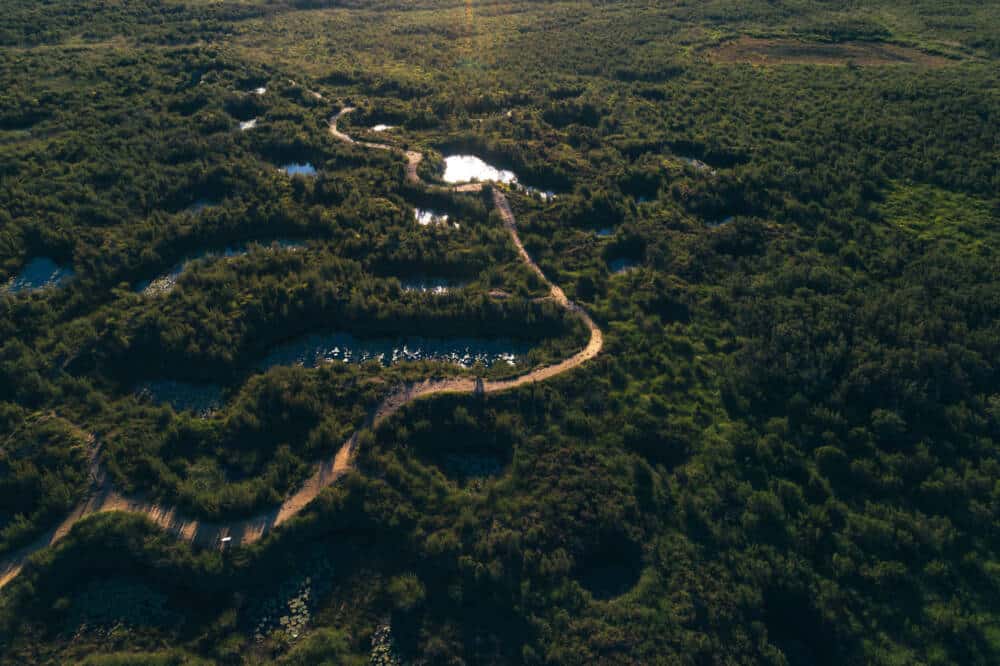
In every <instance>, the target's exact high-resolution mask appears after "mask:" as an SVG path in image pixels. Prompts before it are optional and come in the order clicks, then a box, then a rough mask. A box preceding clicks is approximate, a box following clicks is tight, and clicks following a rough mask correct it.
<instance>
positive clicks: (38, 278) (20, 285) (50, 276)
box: [0, 257, 74, 294]
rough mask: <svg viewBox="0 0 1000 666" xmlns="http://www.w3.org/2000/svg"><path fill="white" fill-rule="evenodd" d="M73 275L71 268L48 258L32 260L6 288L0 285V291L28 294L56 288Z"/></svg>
mask: <svg viewBox="0 0 1000 666" xmlns="http://www.w3.org/2000/svg"><path fill="white" fill-rule="evenodd" d="M73 275H74V273H73V269H72V268H65V267H63V266H60V265H59V264H57V263H56V262H54V261H52V260H51V259H49V258H48V257H37V258H35V259H32V260H31V261H29V262H28V263H27V264H25V266H24V268H22V269H21V272H20V273H18V274H17V275H15V276H14V277H13V279H11V280H10V281H9V282H8V283H7V284H6V286H3V285H0V291H7V292H8V293H11V294H20V293H30V292H32V291H37V290H39V289H45V288H46V287H58V286H59V285H61V284H63V283H64V282H66V281H67V280H69V279H70V278H72V277H73Z"/></svg>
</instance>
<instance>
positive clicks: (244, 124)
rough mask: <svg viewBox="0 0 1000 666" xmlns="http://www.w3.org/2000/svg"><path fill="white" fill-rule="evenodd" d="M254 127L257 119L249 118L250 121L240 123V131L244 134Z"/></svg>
mask: <svg viewBox="0 0 1000 666" xmlns="http://www.w3.org/2000/svg"><path fill="white" fill-rule="evenodd" d="M254 127H257V119H256V118H251V119H250V120H241V121H240V131H241V132H246V131H247V130H249V129H253V128H254Z"/></svg>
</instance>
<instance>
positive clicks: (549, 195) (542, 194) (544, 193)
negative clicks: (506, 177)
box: [514, 180, 556, 203]
mask: <svg viewBox="0 0 1000 666" xmlns="http://www.w3.org/2000/svg"><path fill="white" fill-rule="evenodd" d="M514 183H515V184H516V185H517V189H519V190H521V191H522V192H524V193H525V194H527V195H528V196H530V197H533V196H536V195H537V196H538V198H540V199H541V200H542V201H544V202H545V203H548V202H550V201H552V200H553V199H555V198H556V193H555V192H553V191H552V190H540V189H538V188H537V187H532V186H531V185H521V184H519V183H517V181H516V180H515V181H514Z"/></svg>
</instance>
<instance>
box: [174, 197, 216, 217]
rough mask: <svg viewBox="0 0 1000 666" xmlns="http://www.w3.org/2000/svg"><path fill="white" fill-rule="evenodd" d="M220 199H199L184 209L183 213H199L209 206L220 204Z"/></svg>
mask: <svg viewBox="0 0 1000 666" xmlns="http://www.w3.org/2000/svg"><path fill="white" fill-rule="evenodd" d="M218 205H219V202H218V201H212V200H211V199H198V200H197V201H195V202H194V203H193V204H191V205H190V206H188V207H187V208H185V209H184V210H182V211H181V212H182V213H187V214H188V215H198V214H200V213H203V212H205V210H207V209H209V208H213V207H215V206H218Z"/></svg>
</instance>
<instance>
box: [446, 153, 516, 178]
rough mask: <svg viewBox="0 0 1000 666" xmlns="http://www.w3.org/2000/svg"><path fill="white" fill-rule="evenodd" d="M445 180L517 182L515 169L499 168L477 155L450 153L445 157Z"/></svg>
mask: <svg viewBox="0 0 1000 666" xmlns="http://www.w3.org/2000/svg"><path fill="white" fill-rule="evenodd" d="M444 180H445V182H446V183H468V182H471V181H473V180H478V181H480V182H485V181H492V182H497V183H516V182H517V176H516V175H514V172H513V171H507V170H504V169H497V168H496V167H493V166H490V165H489V164H487V163H486V162H484V161H482V160H481V159H479V158H478V157H476V156H475V155H449V156H448V157H445V158H444Z"/></svg>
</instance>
